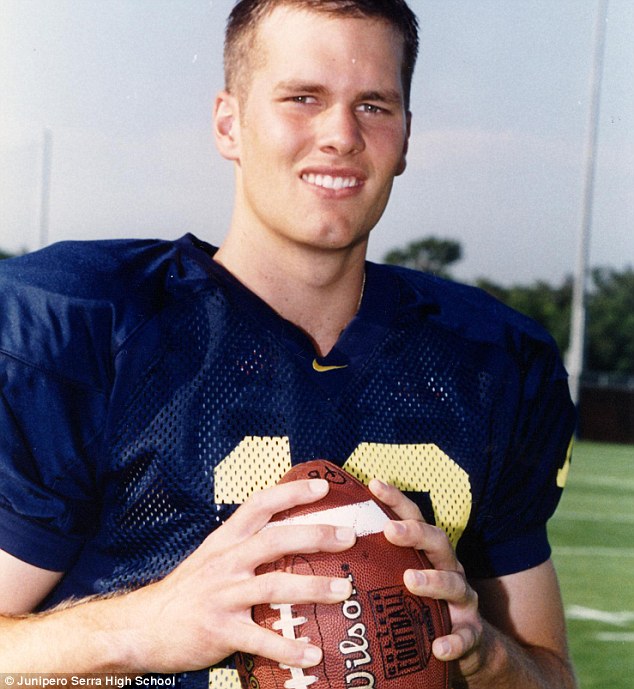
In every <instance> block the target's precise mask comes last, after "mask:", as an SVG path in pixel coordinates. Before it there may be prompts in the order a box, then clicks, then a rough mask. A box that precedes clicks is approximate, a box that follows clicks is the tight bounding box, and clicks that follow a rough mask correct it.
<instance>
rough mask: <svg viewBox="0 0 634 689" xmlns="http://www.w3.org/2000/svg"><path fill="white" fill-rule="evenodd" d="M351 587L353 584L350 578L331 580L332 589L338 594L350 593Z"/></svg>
mask: <svg viewBox="0 0 634 689" xmlns="http://www.w3.org/2000/svg"><path fill="white" fill-rule="evenodd" d="M350 588H351V584H350V581H349V580H348V579H333V580H332V581H331V582H330V590H331V591H332V592H333V593H335V594H337V595H338V596H342V595H343V594H346V595H350Z"/></svg>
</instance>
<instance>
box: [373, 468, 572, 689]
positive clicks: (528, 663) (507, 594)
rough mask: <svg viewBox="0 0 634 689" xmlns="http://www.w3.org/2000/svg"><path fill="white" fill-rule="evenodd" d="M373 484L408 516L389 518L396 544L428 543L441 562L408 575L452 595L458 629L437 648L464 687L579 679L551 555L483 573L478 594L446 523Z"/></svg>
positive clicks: (418, 586) (417, 588)
mask: <svg viewBox="0 0 634 689" xmlns="http://www.w3.org/2000/svg"><path fill="white" fill-rule="evenodd" d="M370 490H371V491H372V492H373V493H374V495H375V496H376V497H377V498H378V499H379V500H381V501H382V502H383V503H385V504H386V505H388V506H389V507H391V508H392V509H393V510H394V512H396V514H397V515H398V516H399V518H400V520H401V521H391V522H389V523H388V524H387V525H386V527H385V536H386V538H387V539H388V540H389V541H390V542H392V543H394V544H395V545H399V546H404V547H413V548H417V549H419V550H424V551H425V554H426V555H427V557H428V559H429V561H430V562H431V563H432V565H433V566H434V568H435V569H432V570H422V571H417V570H407V571H406V572H405V573H404V581H405V585H406V586H407V588H408V589H409V590H410V591H411V592H412V593H414V594H416V595H418V596H425V597H429V598H434V599H443V600H445V601H447V604H448V606H449V612H450V615H451V621H452V630H451V634H448V635H446V636H443V637H440V638H438V639H435V641H434V644H433V647H432V650H433V653H434V655H435V656H436V657H437V658H438V659H439V660H444V661H456V669H457V673H456V678H455V680H454V685H455V686H456V687H457V686H460V687H469V688H473V689H480V687H482V688H484V687H487V688H489V687H493V686H495V687H496V688H497V689H506V688H507V687H508V689H511V688H513V689H533V688H534V689H555V688H557V689H565V688H570V689H572V688H574V687H575V686H576V683H575V678H574V672H573V670H572V666H571V664H570V660H569V657H568V649H567V645H566V634H565V625H564V619H563V609H562V604H561V597H560V594H559V587H558V585H557V577H556V574H555V571H554V568H553V566H552V564H551V563H550V561H548V562H546V563H544V564H542V565H539V566H538V567H535V568H533V569H531V570H527V571H526V572H519V573H517V574H513V575H508V576H506V577H499V578H496V579H490V580H480V581H479V582H477V589H478V593H476V590H475V589H474V586H475V585H476V582H474V586H472V585H471V584H470V582H469V581H468V580H467V578H466V576H465V571H464V568H463V567H462V565H461V563H460V562H459V561H458V558H457V557H456V553H455V551H454V549H453V547H452V546H451V543H450V542H449V539H448V538H447V536H446V535H445V533H444V532H443V531H442V530H441V529H439V528H437V527H435V526H432V525H430V524H427V523H425V521H424V519H423V517H422V515H421V512H420V510H419V509H418V507H417V506H416V505H415V504H414V503H413V502H412V501H411V500H409V499H408V498H407V497H405V496H404V495H403V494H402V493H401V492H400V491H399V490H398V489H397V488H395V487H393V486H389V485H386V484H384V483H383V482H381V481H377V480H373V481H371V482H370ZM481 610H483V611H485V615H486V618H485V617H483V615H481V614H480V611H481Z"/></svg>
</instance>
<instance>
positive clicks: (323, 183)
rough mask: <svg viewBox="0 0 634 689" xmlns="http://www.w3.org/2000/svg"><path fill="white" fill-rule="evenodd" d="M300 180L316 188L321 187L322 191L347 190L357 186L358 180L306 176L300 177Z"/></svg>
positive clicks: (329, 176) (328, 176)
mask: <svg viewBox="0 0 634 689" xmlns="http://www.w3.org/2000/svg"><path fill="white" fill-rule="evenodd" d="M302 179H303V180H304V182H308V184H314V185H315V186H316V187H323V188H324V189H335V190H336V189H349V188H350V187H357V186H359V180H358V179H357V178H356V177H332V176H331V175H313V174H306V175H302Z"/></svg>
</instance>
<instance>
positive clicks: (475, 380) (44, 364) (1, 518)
mask: <svg viewBox="0 0 634 689" xmlns="http://www.w3.org/2000/svg"><path fill="white" fill-rule="evenodd" d="M212 256H213V249H212V247H210V246H208V245H206V244H204V243H202V242H200V241H198V240H197V239H195V238H194V237H192V236H191V235H188V236H186V237H183V238H182V239H181V240H179V241H176V242H164V241H153V240H152V241H149V240H148V241H141V240H135V241H105V242H67V243H60V244H57V245H54V246H52V247H50V248H48V249H46V250H43V251H41V252H36V253H34V254H29V255H26V256H24V257H21V258H18V259H11V260H7V261H2V262H0V548H2V549H4V550H6V551H8V552H9V553H12V554H13V555H15V556H16V557H18V558H20V559H22V560H24V561H26V562H29V563H32V564H34V565H37V566H39V567H44V568H47V569H53V570H63V571H65V572H66V573H67V574H66V576H65V578H64V579H63V580H62V582H61V583H60V585H59V586H58V587H57V588H56V589H55V590H54V591H53V593H52V594H51V595H50V596H49V598H48V599H47V600H46V601H45V602H44V604H43V606H42V607H43V608H46V607H48V606H51V605H53V604H55V603H57V602H59V601H61V600H64V599H67V598H69V597H71V596H73V597H75V598H76V597H81V596H84V595H88V594H101V593H108V592H111V591H115V590H119V589H122V588H130V587H136V586H140V585H143V584H146V583H148V582H151V581H154V580H156V579H158V578H160V577H163V576H164V575H165V574H167V573H168V572H169V571H170V570H172V569H173V568H174V567H175V566H176V565H177V564H178V563H179V562H180V561H181V560H182V559H183V558H184V557H186V556H187V555H188V554H189V553H191V552H192V551H193V550H194V549H195V548H196V547H197V546H198V545H199V544H200V543H201V542H202V540H203V539H204V538H205V536H206V535H208V534H209V533H210V532H211V531H212V530H213V529H215V528H216V527H217V526H218V525H219V524H222V522H223V521H225V520H226V519H227V518H228V517H230V515H231V514H232V513H233V511H234V510H235V509H236V507H237V505H239V504H240V503H242V502H244V500H246V499H247V498H248V497H249V495H251V494H252V493H253V492H254V491H257V490H260V489H262V488H264V487H266V486H269V485H272V484H273V483H275V482H276V481H277V480H278V479H279V478H280V477H281V476H282V475H283V474H284V473H285V472H286V471H287V470H288V469H289V468H290V467H291V465H292V464H295V463H298V462H304V461H307V460H312V459H316V458H324V459H328V460H330V461H332V462H335V463H337V464H338V465H340V466H343V467H345V469H347V470H348V471H349V472H350V473H352V474H354V475H355V476H357V477H358V478H360V479H361V480H363V481H366V482H367V481H368V480H369V479H370V478H372V477H375V476H376V477H379V478H381V479H383V480H385V481H388V482H391V483H394V484H396V485H397V486H398V487H399V488H401V489H402V490H403V491H405V492H406V493H407V494H408V495H409V496H410V497H412V498H413V499H414V500H415V501H416V502H417V504H418V505H419V506H420V508H421V510H422V512H423V514H424V516H425V517H426V519H427V520H429V521H430V522H433V523H435V524H437V525H438V526H440V527H442V528H443V529H444V530H445V531H446V532H447V534H448V535H449V537H450V539H451V540H452V542H453V543H454V545H455V546H456V548H457V553H458V556H459V558H460V560H461V561H462V563H463V564H464V566H465V569H466V571H467V573H468V575H469V576H471V577H490V576H499V575H504V574H509V573H513V572H517V571H520V570H523V569H527V568H529V567H533V566H535V565H537V564H540V563H541V562H543V561H545V560H546V559H547V558H548V557H549V554H550V550H549V545H548V540H547V535H546V522H547V520H548V518H549V517H550V516H551V515H552V513H553V511H554V509H555V507H556V504H557V501H558V499H559V497H560V493H561V488H562V486H563V483H564V480H565V473H566V469H567V461H568V460H569V456H568V455H569V443H570V439H571V435H572V432H573V427H574V408H573V405H572V404H571V401H570V398H569V394H568V388H567V382H566V373H565V371H564V369H563V367H562V364H561V362H560V359H559V356H558V353H557V351H556V348H555V346H554V344H553V342H552V340H551V338H550V337H549V336H548V335H547V334H546V333H545V332H544V331H543V330H542V329H541V328H540V327H539V326H537V325H536V324H535V323H534V322H532V321H530V320H529V319H527V318H525V317H523V316H521V315H520V314H518V313H516V312H514V311H512V310H510V309H508V308H506V307H505V306H503V305H502V304H500V303H499V302H497V301H495V300H494V299H492V298H491V297H489V296H487V295H486V294H485V293H483V292H482V291H480V290H477V289H474V288H471V287H466V286H462V285H458V284H455V283H452V282H448V281H444V280H440V279H438V278H436V277H434V276H430V275H427V274H423V273H419V272H414V271H409V270H406V269H401V268H395V267H388V266H382V265H376V264H372V263H368V264H367V265H366V287H365V293H364V297H363V300H362V303H361V306H360V309H359V312H358V314H357V315H356V317H355V318H354V319H353V320H352V321H351V323H350V324H349V325H348V327H347V328H346V329H345V331H344V332H343V333H342V335H341V337H340V339H339V341H338V342H337V344H336V346H335V347H334V349H333V350H332V351H331V352H330V353H328V355H327V356H325V357H319V356H316V354H315V351H314V348H313V346H312V344H311V342H310V340H309V338H308V337H307V336H306V335H305V334H304V333H303V332H302V331H301V330H299V329H298V328H297V327H295V326H294V325H293V324H291V323H289V322H288V321H285V320H284V319H282V318H281V317H280V316H279V315H278V314H276V313H275V312H274V311H273V310H272V309H271V308H270V307H269V306H268V305H267V304H265V303H264V302H263V301H261V300H260V299H259V298H258V297H257V296H256V295H254V294H253V293H251V292H250V291H249V290H247V289H246V288H245V287H244V286H243V285H241V284H240V283H239V282H238V281H237V280H236V279H235V278H234V277H233V276H232V275H231V274H229V273H228V272H227V271H225V270H224V269H223V268H222V267H221V266H220V265H218V264H217V263H215V262H214V261H213V259H212ZM166 633H169V630H166ZM194 677H198V679H200V675H192V676H191V677H189V678H186V679H185V680H183V682H184V683H185V684H187V682H188V681H189V680H191V681H192V682H193V681H194ZM217 677H218V678H220V680H219V682H218V684H217V685H218V686H223V683H224V684H225V685H226V686H229V685H231V682H232V681H233V679H232V677H233V676H232V675H231V674H228V675H222V674H218V675H217Z"/></svg>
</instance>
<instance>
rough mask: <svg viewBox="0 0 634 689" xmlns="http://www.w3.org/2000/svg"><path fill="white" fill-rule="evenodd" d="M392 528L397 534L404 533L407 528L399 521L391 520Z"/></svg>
mask: <svg viewBox="0 0 634 689" xmlns="http://www.w3.org/2000/svg"><path fill="white" fill-rule="evenodd" d="M392 528H393V529H394V531H396V533H397V534H404V533H405V531H406V530H407V529H406V528H405V524H403V522H399V521H392Z"/></svg>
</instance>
